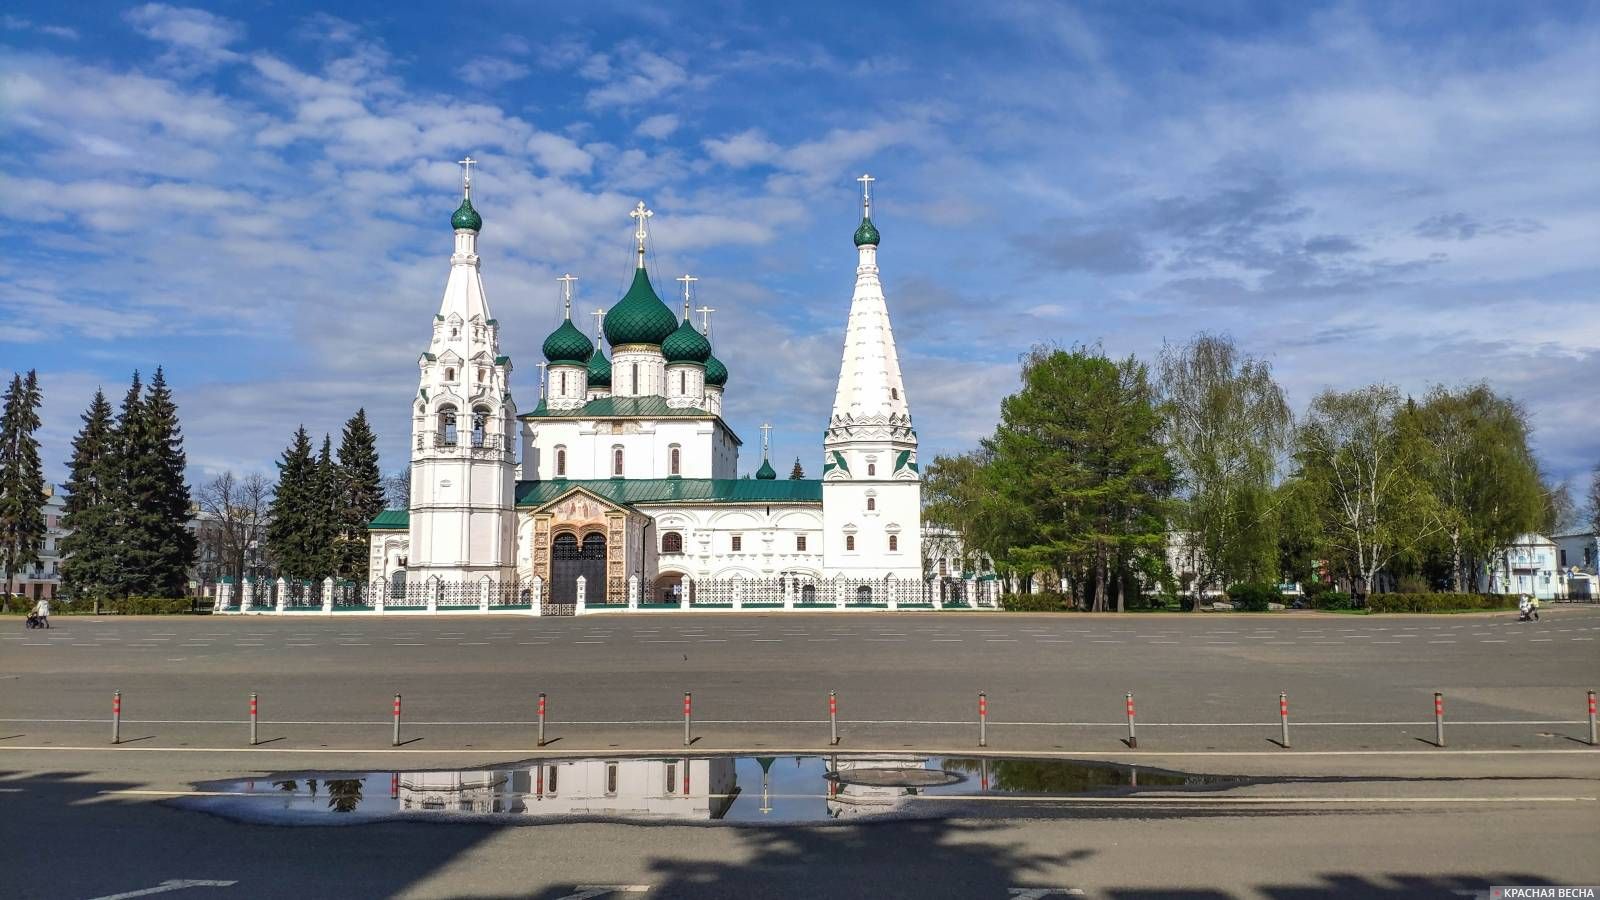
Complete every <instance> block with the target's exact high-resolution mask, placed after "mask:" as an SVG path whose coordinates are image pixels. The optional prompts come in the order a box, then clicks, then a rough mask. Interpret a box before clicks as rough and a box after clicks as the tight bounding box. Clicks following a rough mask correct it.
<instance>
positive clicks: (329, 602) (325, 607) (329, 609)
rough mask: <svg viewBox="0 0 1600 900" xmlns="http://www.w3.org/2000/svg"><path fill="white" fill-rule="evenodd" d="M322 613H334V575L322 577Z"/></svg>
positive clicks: (329, 614)
mask: <svg viewBox="0 0 1600 900" xmlns="http://www.w3.org/2000/svg"><path fill="white" fill-rule="evenodd" d="M322 613H323V615H328V616H331V615H333V576H332V575H329V576H328V577H327V578H324V579H322Z"/></svg>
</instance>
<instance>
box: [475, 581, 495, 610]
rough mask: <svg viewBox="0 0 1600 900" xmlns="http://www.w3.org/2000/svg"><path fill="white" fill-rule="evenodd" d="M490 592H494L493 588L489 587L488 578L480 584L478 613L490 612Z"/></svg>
mask: <svg viewBox="0 0 1600 900" xmlns="http://www.w3.org/2000/svg"><path fill="white" fill-rule="evenodd" d="M490 590H492V588H490V586H489V579H488V578H487V577H486V578H484V579H483V580H482V581H480V582H478V612H482V613H486V612H488V611H489V591H490Z"/></svg>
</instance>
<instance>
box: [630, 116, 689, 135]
mask: <svg viewBox="0 0 1600 900" xmlns="http://www.w3.org/2000/svg"><path fill="white" fill-rule="evenodd" d="M678 124H679V123H678V117H677V116H675V115H672V114H671V113H662V114H660V115H656V116H651V117H649V118H648V119H645V120H644V121H643V122H640V123H639V125H638V126H637V127H636V128H634V129H633V131H634V133H635V134H638V135H642V136H644V137H649V138H655V139H657V140H661V139H663V138H667V137H671V136H672V133H673V132H674V131H677V130H678Z"/></svg>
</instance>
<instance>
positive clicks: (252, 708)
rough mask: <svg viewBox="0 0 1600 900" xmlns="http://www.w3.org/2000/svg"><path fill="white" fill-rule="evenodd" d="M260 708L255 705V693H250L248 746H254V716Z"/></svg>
mask: <svg viewBox="0 0 1600 900" xmlns="http://www.w3.org/2000/svg"><path fill="white" fill-rule="evenodd" d="M259 712H260V707H259V706H257V704H256V692H255V691H251V692H250V746H252V747H254V746H255V745H256V716H257V714H258V713H259Z"/></svg>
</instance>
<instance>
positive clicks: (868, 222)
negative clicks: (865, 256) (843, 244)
mask: <svg viewBox="0 0 1600 900" xmlns="http://www.w3.org/2000/svg"><path fill="white" fill-rule="evenodd" d="M865 244H871V245H872V246H874V247H876V246H878V226H876V225H874V224H872V219H870V218H868V217H866V216H862V217H861V227H860V228H857V229H856V246H857V247H860V246H863V245H865Z"/></svg>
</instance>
